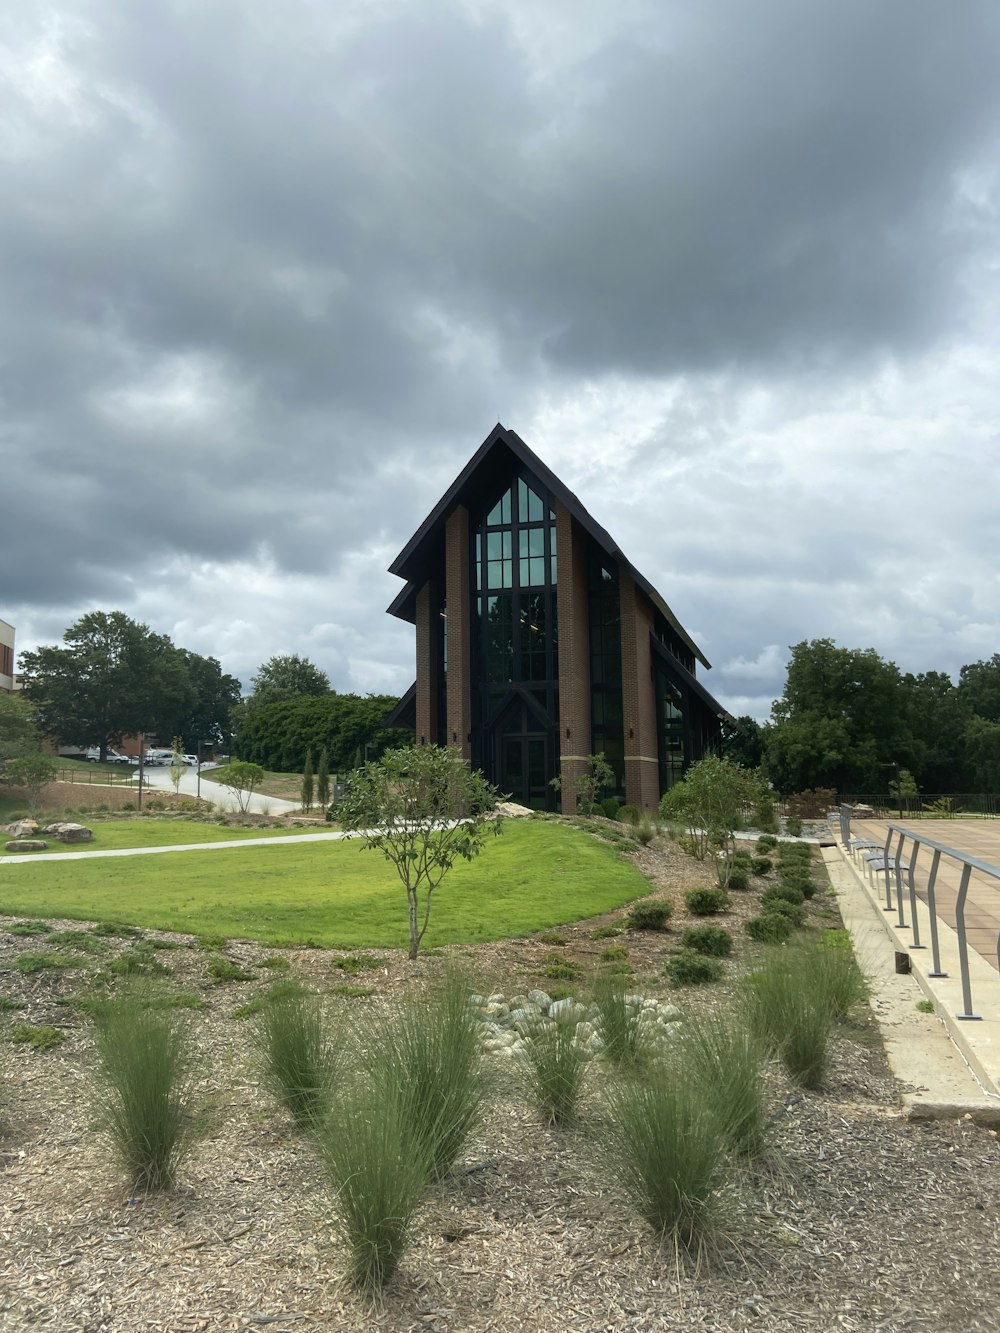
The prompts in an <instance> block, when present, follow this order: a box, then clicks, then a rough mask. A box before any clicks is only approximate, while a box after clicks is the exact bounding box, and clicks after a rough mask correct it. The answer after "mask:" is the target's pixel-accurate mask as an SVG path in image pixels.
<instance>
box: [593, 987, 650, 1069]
mask: <svg viewBox="0 0 1000 1333" xmlns="http://www.w3.org/2000/svg"><path fill="white" fill-rule="evenodd" d="M627 981H628V977H627V974H625V973H623V972H613V971H605V972H602V973H601V975H600V976H599V977H598V978H597V984H596V986H595V987H594V1008H595V1009H596V1011H597V1015H596V1017H597V1022H596V1027H597V1032H598V1035H599V1036H600V1038H601V1040H602V1041H603V1042H604V1055H605V1056H606V1057H607V1059H608V1060H610V1061H611V1063H612V1064H615V1065H618V1066H619V1067H621V1068H626V1069H628V1068H635V1067H636V1066H637V1065H640V1064H644V1063H645V1062H646V1060H648V1058H649V1057H650V1056H651V1055H652V1038H651V1035H650V1028H649V1027H648V1026H647V1025H646V1024H644V1023H643V1021H642V1014H643V1009H642V1007H641V1005H638V1004H629V1003H628V996H627V994H626V991H627Z"/></svg>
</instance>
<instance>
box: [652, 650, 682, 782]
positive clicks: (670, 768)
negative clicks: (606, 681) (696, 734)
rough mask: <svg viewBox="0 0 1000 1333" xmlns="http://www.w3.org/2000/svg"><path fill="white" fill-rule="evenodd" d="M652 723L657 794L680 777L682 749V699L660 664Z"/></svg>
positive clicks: (657, 672) (657, 669)
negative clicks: (657, 769) (655, 739)
mask: <svg viewBox="0 0 1000 1333" xmlns="http://www.w3.org/2000/svg"><path fill="white" fill-rule="evenodd" d="M656 724H657V732H658V740H659V745H658V751H659V753H658V756H657V757H658V759H659V764H660V791H669V790H670V788H671V787H672V786H673V785H674V783H675V782H680V780H681V778H682V777H683V776H684V765H685V761H686V758H687V754H686V747H685V722H684V696H683V693H682V691H681V690H680V688H679V687H678V686H677V685H676V684H675V683H674V682H673V681H672V680H671V679H670V678H669V676H668V675H667V672H666V670H665V669H664V667H663V666H662V665H660V666H657V668H656Z"/></svg>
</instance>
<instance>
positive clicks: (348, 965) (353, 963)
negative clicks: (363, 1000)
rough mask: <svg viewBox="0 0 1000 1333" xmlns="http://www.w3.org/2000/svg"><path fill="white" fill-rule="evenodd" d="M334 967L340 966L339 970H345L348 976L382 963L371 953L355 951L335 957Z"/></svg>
mask: <svg viewBox="0 0 1000 1333" xmlns="http://www.w3.org/2000/svg"><path fill="white" fill-rule="evenodd" d="M333 965H334V967H338V968H340V970H341V972H346V973H347V975H348V976H349V977H356V976H357V975H358V973H359V972H371V971H373V970H374V969H375V968H376V967H381V966H382V964H381V963H380V962H379V960H378V959H377V958H373V957H372V956H371V954H366V953H355V954H348V955H347V957H346V958H335V959H334V961H333Z"/></svg>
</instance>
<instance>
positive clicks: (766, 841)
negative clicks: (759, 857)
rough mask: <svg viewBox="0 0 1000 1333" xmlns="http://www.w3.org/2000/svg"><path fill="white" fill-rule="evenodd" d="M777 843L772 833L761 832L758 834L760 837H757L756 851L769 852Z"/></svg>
mask: <svg viewBox="0 0 1000 1333" xmlns="http://www.w3.org/2000/svg"><path fill="white" fill-rule="evenodd" d="M777 845H778V839H777V838H775V837H774V836H773V835H772V834H770V833H762V834H761V835H760V837H759V838H758V839H757V851H758V852H770V851H773V849H774V848H775V847H777Z"/></svg>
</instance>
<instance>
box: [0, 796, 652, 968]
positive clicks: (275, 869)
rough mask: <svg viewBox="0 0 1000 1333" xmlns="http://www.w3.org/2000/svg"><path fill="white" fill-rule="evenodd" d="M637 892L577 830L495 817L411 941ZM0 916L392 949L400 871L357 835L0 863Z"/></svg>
mask: <svg viewBox="0 0 1000 1333" xmlns="http://www.w3.org/2000/svg"><path fill="white" fill-rule="evenodd" d="M179 827H183V828H190V827H192V826H190V825H186V826H185V825H182V826H179ZM220 831H221V830H220ZM227 832H228V830H227ZM648 892H649V885H648V883H647V882H646V880H644V879H643V877H642V876H641V875H640V874H639V872H638V870H636V868H635V867H634V866H633V865H632V864H631V862H629V861H627V860H625V859H624V858H623V857H622V856H620V855H619V854H618V853H617V852H616V851H615V850H614V848H612V847H609V846H608V845H607V844H604V843H601V842H599V841H598V840H597V839H595V838H593V837H591V836H589V835H588V834H586V833H582V832H580V831H579V830H577V829H573V828H570V827H568V826H566V825H562V824H555V823H548V822H541V821H534V820H508V821H506V822H505V825H504V832H503V834H502V836H501V837H499V838H496V839H491V840H490V842H489V844H488V845H487V847H486V850H485V851H484V852H483V854H482V855H481V856H480V857H479V858H478V860H476V861H474V862H472V863H471V864H470V863H466V862H461V863H460V864H459V865H458V866H456V867H455V869H454V870H453V871H452V872H451V874H450V875H449V876H448V877H447V878H446V879H445V881H444V883H443V884H442V886H441V888H440V889H438V890H437V892H436V894H435V899H434V907H433V910H432V913H431V924H430V928H429V930H428V932H427V935H426V937H425V940H424V943H425V945H428V946H430V945H434V944H456V943H481V942H483V941H486V940H493V939H504V938H508V937H510V936H515V935H525V934H530V933H531V932H533V931H536V930H542V929H544V928H545V927H547V926H553V925H558V924H560V923H562V922H567V921H575V920H580V919H582V918H585V917H589V916H595V915H597V914H598V913H601V912H607V911H610V910H611V909H613V908H615V907H618V906H620V905H621V904H623V903H626V902H629V901H631V900H632V899H633V898H638V897H641V896H642V895H643V894H645V893H648ZM0 914H6V915H17V916H42V917H67V918H70V919H72V920H82V921H95V920H116V921H124V922H128V923H129V924H132V925H137V926H145V927H149V928H153V929H160V930H177V931H183V932H190V933H192V934H198V935H202V934H221V935H228V936H231V937H237V938H243V939H254V940H260V941H262V942H263V943H265V944H269V945H274V946H281V945H284V946H293V945H299V944H307V943H310V942H311V943H313V944H316V945H322V946H325V947H330V948H345V949H354V948H358V947H363V946H370V947H373V948H377V947H387V948H391V947H395V946H402V945H404V944H405V942H406V938H407V926H406V896H405V894H404V892H403V889H402V886H401V885H400V883H399V880H398V879H397V878H396V876H395V873H394V871H393V870H392V867H391V866H389V865H388V863H387V862H386V861H385V860H384V859H383V857H382V856H381V855H380V854H379V853H377V852H366V851H363V850H362V849H361V846H360V844H359V843H357V842H326V843H316V844H313V845H309V844H307V843H293V844H289V845H286V846H284V847H281V846H275V847H247V848H246V849H239V848H233V849H232V850H226V851H216V852H198V851H194V852H176V853H172V854H169V855H164V856H139V857H134V858H129V857H121V858H118V857H116V858H113V859H110V860H101V859H95V860H92V861H88V860H84V861H65V860H60V861H56V860H53V861H49V862H48V863H45V862H36V863H35V864H34V865H33V866H30V867H29V866H19V867H18V868H17V869H16V870H14V869H13V868H12V867H9V866H5V867H0Z"/></svg>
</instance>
